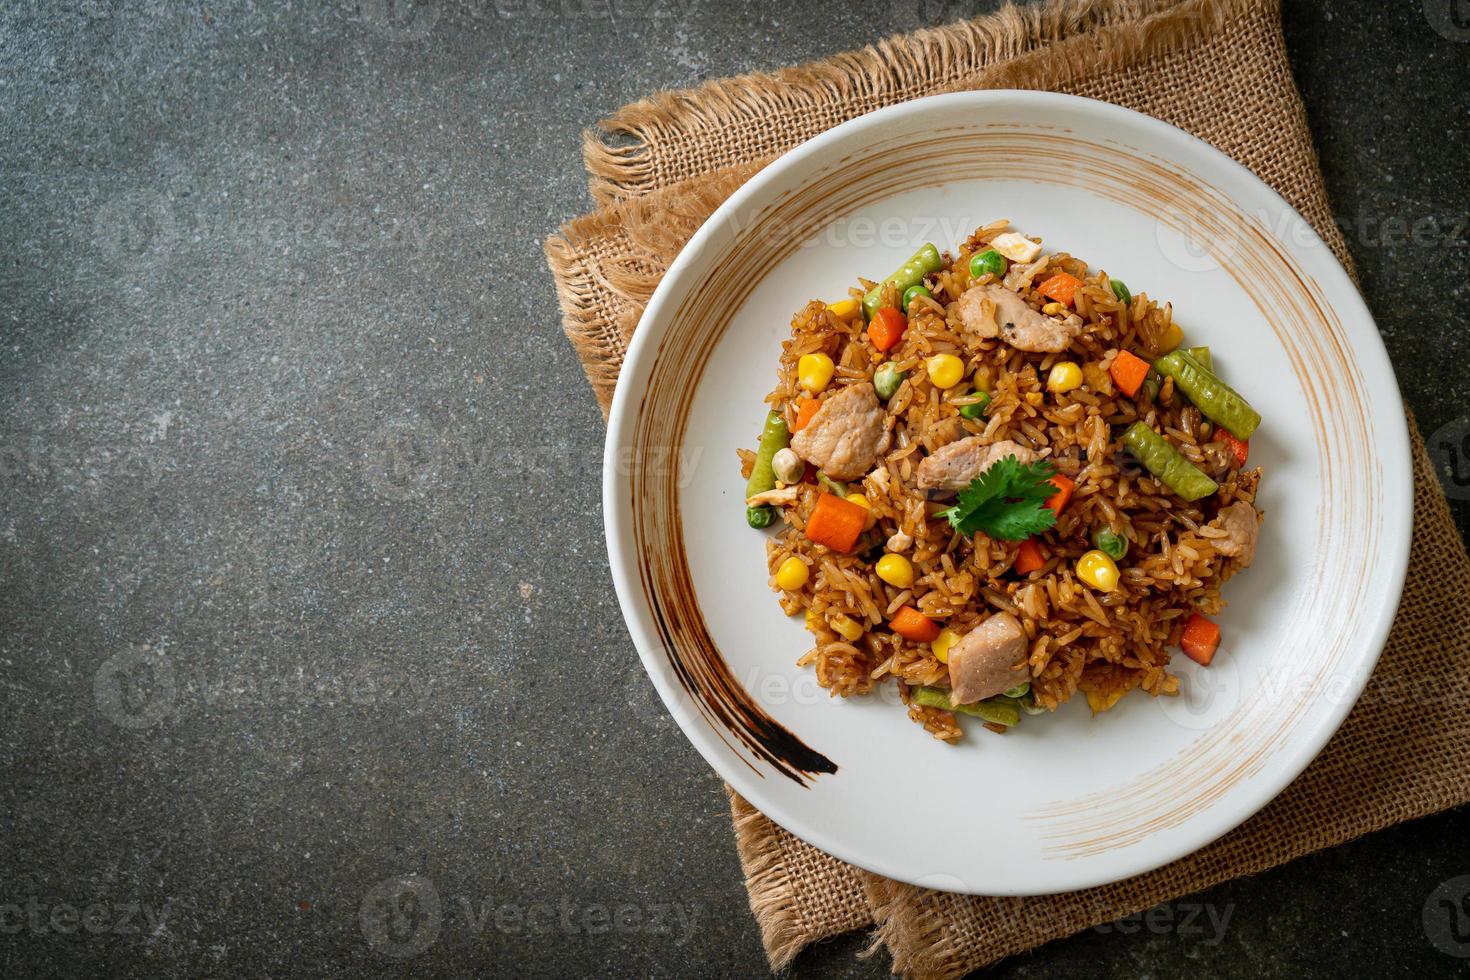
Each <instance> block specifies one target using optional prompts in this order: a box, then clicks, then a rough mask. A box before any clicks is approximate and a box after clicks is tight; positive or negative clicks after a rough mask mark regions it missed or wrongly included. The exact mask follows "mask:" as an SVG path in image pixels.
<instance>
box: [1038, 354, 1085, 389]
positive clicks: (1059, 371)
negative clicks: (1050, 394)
mask: <svg viewBox="0 0 1470 980" xmlns="http://www.w3.org/2000/svg"><path fill="white" fill-rule="evenodd" d="M1081 387H1082V368H1080V367H1078V366H1077V365H1076V364H1073V363H1072V362H1071V361H1058V362H1057V363H1055V364H1053V365H1052V366H1051V373H1050V374H1048V375H1047V376H1046V389H1047V391H1056V392H1063V391H1075V390H1076V389H1078V388H1081Z"/></svg>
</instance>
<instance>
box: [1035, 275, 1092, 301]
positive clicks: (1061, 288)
mask: <svg viewBox="0 0 1470 980" xmlns="http://www.w3.org/2000/svg"><path fill="white" fill-rule="evenodd" d="M1081 288H1082V280H1081V279H1078V278H1077V277H1076V276H1069V275H1067V274H1066V273H1065V272H1058V273H1057V274H1056V275H1054V276H1052V277H1051V278H1049V279H1047V280H1046V281H1044V282H1043V283H1042V284H1041V285H1040V286H1037V287H1036V291H1037V292H1038V293H1040V294H1041V295H1043V296H1050V297H1051V298H1052V299H1054V300H1056V301H1057V302H1058V303H1065V304H1067V305H1068V306H1071V305H1072V300H1074V299H1076V298H1077V290H1079V289H1081Z"/></svg>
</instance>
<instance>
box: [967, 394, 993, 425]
mask: <svg viewBox="0 0 1470 980" xmlns="http://www.w3.org/2000/svg"><path fill="white" fill-rule="evenodd" d="M989 407H990V393H989V392H988V391H977V392H975V401H972V402H967V403H966V404H964V405H961V406H960V418H965V419H978V418H983V417H984V416H985V410H986V409H988V408H989Z"/></svg>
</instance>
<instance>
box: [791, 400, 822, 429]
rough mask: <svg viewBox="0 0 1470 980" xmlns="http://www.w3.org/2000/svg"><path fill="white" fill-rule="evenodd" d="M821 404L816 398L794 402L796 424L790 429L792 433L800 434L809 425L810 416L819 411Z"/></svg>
mask: <svg viewBox="0 0 1470 980" xmlns="http://www.w3.org/2000/svg"><path fill="white" fill-rule="evenodd" d="M821 407H822V402H821V401H820V400H819V399H816V398H802V399H798V400H797V402H796V424H795V425H793V426H792V427H791V431H792V432H800V431H801V430H802V429H805V428H806V427H807V425H809V424H810V423H811V420H812V416H814V415H816V414H817V411H818V410H819V409H821Z"/></svg>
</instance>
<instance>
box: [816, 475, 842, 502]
mask: <svg viewBox="0 0 1470 980" xmlns="http://www.w3.org/2000/svg"><path fill="white" fill-rule="evenodd" d="M817 484H818V485H819V486H824V487H826V488H827V489H828V491H830V492H832V493H835V494H837V496H839V497H842V498H843V499H846V498H847V484H846V483H843V482H841V481H839V480H834V479H832V478H831V477H830V476H828V475H827V474H826V473H823V472H822V471H821V470H817Z"/></svg>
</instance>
